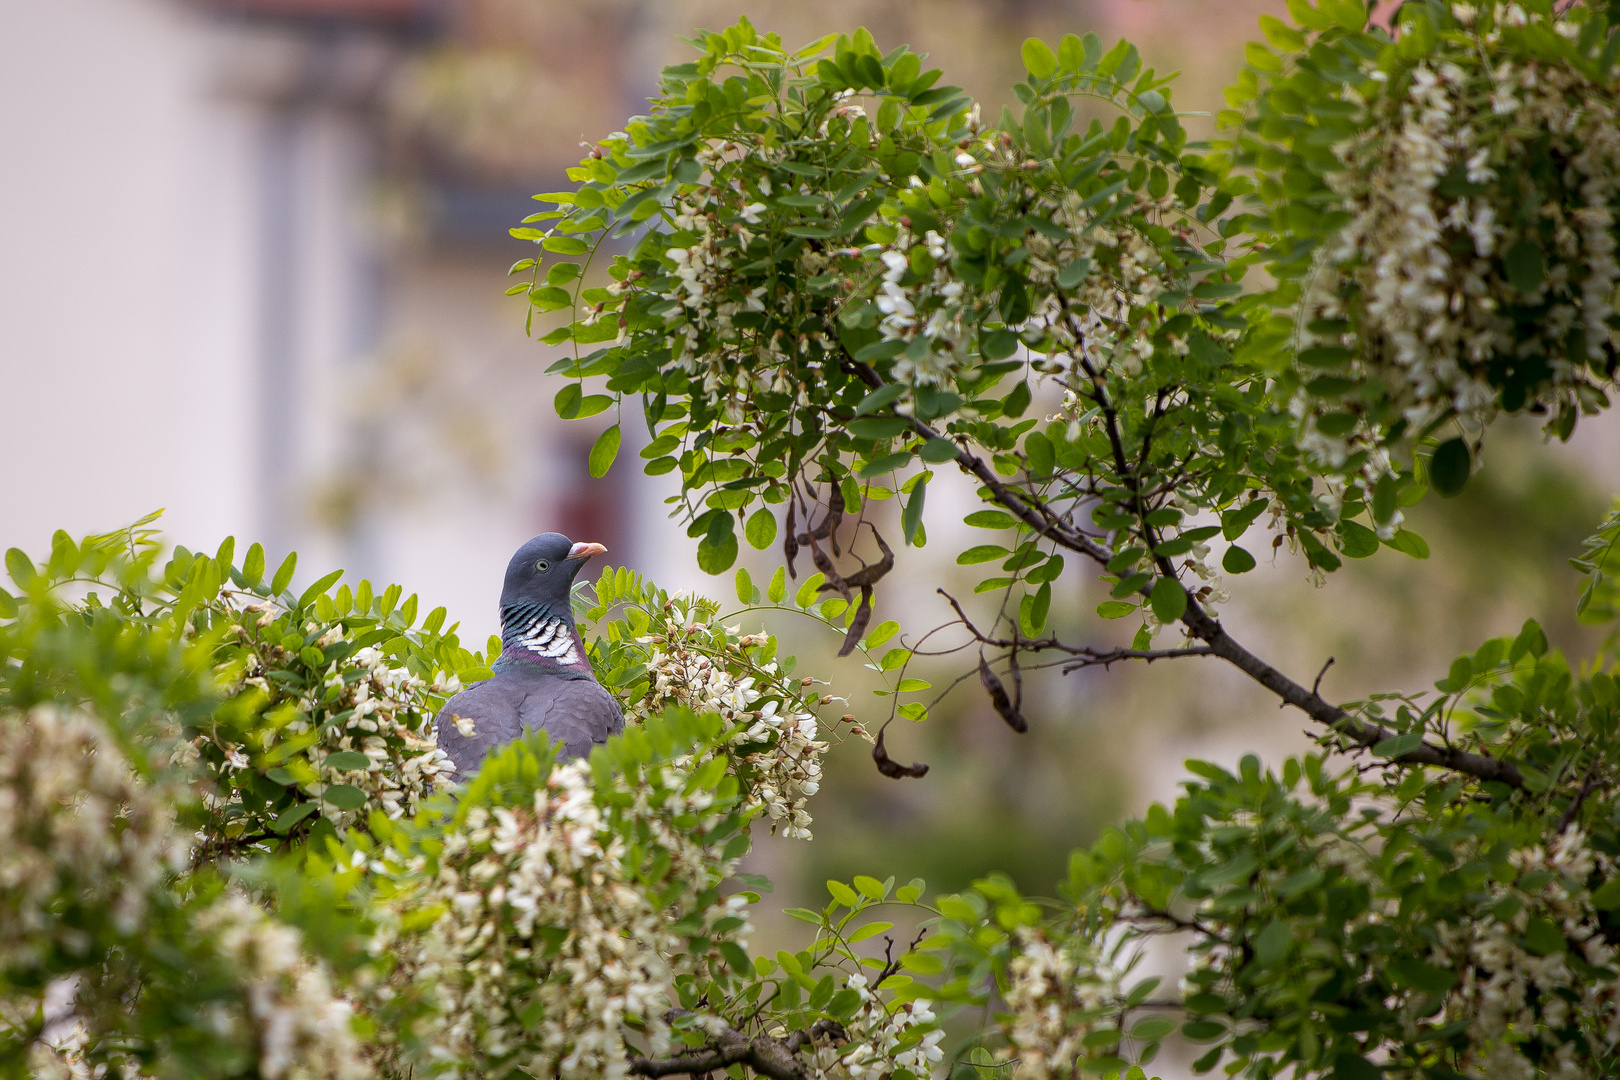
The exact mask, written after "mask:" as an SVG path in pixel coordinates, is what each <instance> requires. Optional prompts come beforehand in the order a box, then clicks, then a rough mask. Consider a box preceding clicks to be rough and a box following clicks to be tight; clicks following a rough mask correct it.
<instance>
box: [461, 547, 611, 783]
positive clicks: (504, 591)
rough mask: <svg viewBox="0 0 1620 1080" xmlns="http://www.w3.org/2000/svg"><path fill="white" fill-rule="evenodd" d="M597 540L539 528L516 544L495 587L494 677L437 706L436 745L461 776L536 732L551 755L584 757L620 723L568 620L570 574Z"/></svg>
mask: <svg viewBox="0 0 1620 1080" xmlns="http://www.w3.org/2000/svg"><path fill="white" fill-rule="evenodd" d="M606 551H607V548H605V547H603V546H602V545H601V544H576V543H573V542H571V541H570V540H569V539H568V537H566V536H564V535H562V534H561V533H542V534H541V535H539V536H536V537H535V538H534V539H533V540H530V541H529V542H528V543H526V544H524V545H523V546H522V547H520V548H518V551H517V554H516V555H513V556H512V561H511V563H510V564H509V565H508V566H507V568H506V583H505V585H504V586H503V587H502V588H501V646H502V647H501V656H500V659H499V660H497V661H496V662H495V664H494V669H495V675H494V677H493V678H490V679H486V680H485V681H484V682H481V683H478V684H477V685H476V686H472V687H469V688H468V689H466V690H463V691H462V692H461V693H459V694H457V695H456V696H455V697H453V698H451V699H450V700H449V702H447V703H446V704H445V707H444V709H443V711H441V712H440V713H439V718H438V723H437V727H438V741H439V749H441V750H443V751H444V752H445V753H446V754H448V755H449V756H450V760H451V761H453V762H454V763H455V766H456V771H457V773H459V774H460V776H461V777H462V778H463V779H465V778H467V777H469V776H471V775H472V774H473V773H475V772H477V771H478V768H479V766H480V765H482V764H483V761H484V755H485V754H487V753H489V752H490V751H491V750H495V749H498V748H499V747H502V746H505V745H506V744H507V743H509V742H512V741H514V740H516V739H519V738H522V737H523V736H524V735H525V734H527V733H528V732H531V731H544V732H546V733H548V734H549V735H550V736H551V741H552V744H553V745H559V746H560V751H559V755H558V756H559V757H560V758H572V757H583V756H584V755H586V754H588V753H590V751H591V747H592V746H594V745H597V744H600V743H604V742H606V741H607V739H608V736H610V735H617V734H618V733H619V732H620V731H622V730H623V729H624V713H623V712H622V711H621V710H620V709H619V703H618V702H617V701H615V700H614V699H613V695H612V694H610V693H608V692H607V691H606V690H605V689H603V687H602V684H601V683H599V682H597V681H596V675H595V673H594V672H593V671H592V670H591V662H590V658H589V657H588V656H587V655H586V653H585V642H584V641H583V640H582V639H581V638H580V636H579V630H578V629H577V628H576V627H575V626H574V611H573V605H572V604H571V603H570V599H569V597H570V592H571V589H572V586H573V584H574V576H575V575H576V574H578V573H579V571H580V569H581V568H582V567H584V565H585V561H586V560H587V559H589V558H590V557H591V556H593V555H601V554H603V553H605V552H606Z"/></svg>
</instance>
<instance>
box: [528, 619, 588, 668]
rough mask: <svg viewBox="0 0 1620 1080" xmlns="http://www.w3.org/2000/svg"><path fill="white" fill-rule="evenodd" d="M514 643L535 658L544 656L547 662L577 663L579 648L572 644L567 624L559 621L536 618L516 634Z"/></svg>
mask: <svg viewBox="0 0 1620 1080" xmlns="http://www.w3.org/2000/svg"><path fill="white" fill-rule="evenodd" d="M515 643H516V644H517V645H518V646H519V647H520V648H524V649H527V650H529V651H530V652H532V653H534V654H536V655H537V656H544V657H546V658H547V659H548V660H555V661H556V662H557V663H559V664H577V663H579V647H578V646H577V645H576V644H575V642H574V635H573V633H572V632H571V631H570V630H569V629H568V624H567V623H565V622H563V620H561V619H548V618H546V617H545V616H543V615H542V616H537V617H536V618H535V619H534V621H533V622H531V623H529V625H528V626H527V627H525V628H524V629H522V630H521V631H519V632H518V635H517V639H516V642H515Z"/></svg>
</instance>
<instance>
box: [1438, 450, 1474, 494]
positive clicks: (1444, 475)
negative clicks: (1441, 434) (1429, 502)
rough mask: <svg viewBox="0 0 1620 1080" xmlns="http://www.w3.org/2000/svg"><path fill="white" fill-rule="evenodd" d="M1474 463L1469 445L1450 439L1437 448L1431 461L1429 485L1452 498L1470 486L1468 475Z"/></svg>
mask: <svg viewBox="0 0 1620 1080" xmlns="http://www.w3.org/2000/svg"><path fill="white" fill-rule="evenodd" d="M1472 467H1473V461H1472V459H1471V458H1470V457H1469V454H1468V444H1467V443H1466V442H1464V441H1463V440H1461V439H1448V440H1446V441H1445V442H1443V443H1441V444H1440V445H1439V446H1438V447H1436V448H1435V451H1434V457H1432V458H1430V459H1429V485H1430V486H1431V487H1433V488H1434V490H1435V491H1437V492H1438V493H1439V494H1440V495H1441V496H1443V497H1445V498H1448V499H1449V498H1452V497H1453V496H1456V495H1459V494H1461V493H1462V489H1463V488H1464V487H1466V486H1467V485H1468V473H1469V471H1470V470H1471V469H1472Z"/></svg>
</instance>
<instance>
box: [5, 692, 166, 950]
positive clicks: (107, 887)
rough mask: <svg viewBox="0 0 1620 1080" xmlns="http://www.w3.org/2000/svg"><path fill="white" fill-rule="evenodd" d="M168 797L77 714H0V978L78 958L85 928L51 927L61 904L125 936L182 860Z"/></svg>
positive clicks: (38, 710)
mask: <svg viewBox="0 0 1620 1080" xmlns="http://www.w3.org/2000/svg"><path fill="white" fill-rule="evenodd" d="M175 796H176V793H175V792H172V791H163V790H158V789H154V788H153V787H152V786H150V785H148V784H146V783H144V782H143V781H142V780H141V779H140V778H139V777H137V776H136V774H135V772H134V770H133V769H132V768H131V767H130V763H129V761H128V759H126V758H125V756H124V754H123V753H122V752H121V751H120V749H119V745H118V742H117V741H116V740H115V739H113V738H112V737H111V736H110V735H109V733H108V732H107V730H106V728H105V726H104V725H103V724H101V723H100V722H99V721H98V720H96V719H95V718H94V717H93V716H91V715H89V714H87V713H85V712H81V711H69V710H64V709H60V708H57V707H55V706H51V705H40V706H36V707H35V708H32V709H30V710H28V711H27V712H0V970H3V971H10V972H16V973H19V974H20V973H23V972H28V971H30V970H37V971H43V970H46V969H45V966H44V965H45V964H46V963H47V961H48V959H49V958H50V956H51V954H53V953H55V952H58V951H65V952H67V953H69V954H73V953H75V952H82V951H83V950H84V948H85V947H86V945H87V942H86V940H85V934H86V930H85V929H84V928H80V927H76V926H70V925H67V924H63V923H60V922H59V921H58V916H59V914H60V910H61V907H62V906H63V905H64V904H72V905H74V906H75V907H77V908H78V909H80V910H81V911H83V912H85V913H86V915H87V916H88V917H93V914H92V913H96V912H98V911H100V912H103V913H104V917H105V918H106V919H108V920H109V922H110V923H111V929H112V930H113V931H115V932H116V933H118V934H121V935H133V934H135V933H137V932H138V931H139V928H140V927H141V925H142V924H143V922H144V921H145V918H146V911H147V904H148V899H149V897H150V896H151V894H152V892H153V890H154V889H156V888H158V887H159V886H160V885H161V884H162V882H163V880H164V879H165V878H166V877H167V876H168V875H170V874H172V873H175V872H177V871H178V870H180V869H181V868H183V867H184V866H185V865H186V863H187V861H188V857H189V851H188V848H187V846H186V844H185V841H184V838H183V837H182V836H181V835H180V833H179V831H178V830H177V829H176V828H175V814H174V801H175Z"/></svg>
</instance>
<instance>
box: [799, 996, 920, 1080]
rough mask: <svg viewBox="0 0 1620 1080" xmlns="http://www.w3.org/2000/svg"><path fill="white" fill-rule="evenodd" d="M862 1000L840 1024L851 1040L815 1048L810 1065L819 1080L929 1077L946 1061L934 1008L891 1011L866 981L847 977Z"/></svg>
mask: <svg viewBox="0 0 1620 1080" xmlns="http://www.w3.org/2000/svg"><path fill="white" fill-rule="evenodd" d="M845 985H847V986H848V987H849V989H851V990H854V991H855V992H856V993H857V994H859V995H860V998H861V1006H860V1008H859V1009H858V1010H856V1012H855V1015H854V1016H852V1017H850V1019H849V1021H848V1022H847V1023H846V1024H845V1025H844V1026H845V1029H846V1030H847V1032H848V1034H849V1037H850V1041H849V1042H846V1043H843V1044H841V1045H838V1046H832V1045H825V1046H817V1048H816V1049H815V1050H814V1051H813V1052H812V1054H811V1060H810V1065H811V1068H812V1069H813V1070H814V1072H815V1075H816V1076H818V1077H824V1078H832V1080H845V1078H847V1080H868V1078H872V1080H878V1078H882V1077H887V1076H891V1075H893V1073H894V1071H895V1070H896V1069H907V1070H909V1071H910V1072H911V1073H912V1075H914V1076H917V1077H927V1076H929V1075H931V1074H932V1072H933V1067H934V1066H935V1065H937V1064H939V1062H940V1061H942V1060H943V1059H944V1057H945V1053H944V1051H943V1050H941V1049H940V1047H939V1044H940V1043H941V1042H943V1041H944V1039H945V1032H944V1030H943V1029H941V1028H940V1027H939V1026H938V1025H939V1017H938V1016H937V1015H935V1013H934V1009H933V1005H932V1003H931V1002H929V1001H928V1000H927V999H926V998H917V999H916V1000H914V1001H909V1002H903V1003H901V1004H898V1005H895V1006H893V1007H892V1008H891V1007H889V1006H887V1005H885V1004H884V1003H883V1000H882V999H881V998H880V997H878V995H877V994H875V993H873V992H872V990H871V988H869V987H868V986H867V984H866V976H864V975H859V974H856V975H851V976H850V977H849V979H848V980H847V982H846V984H845Z"/></svg>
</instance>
